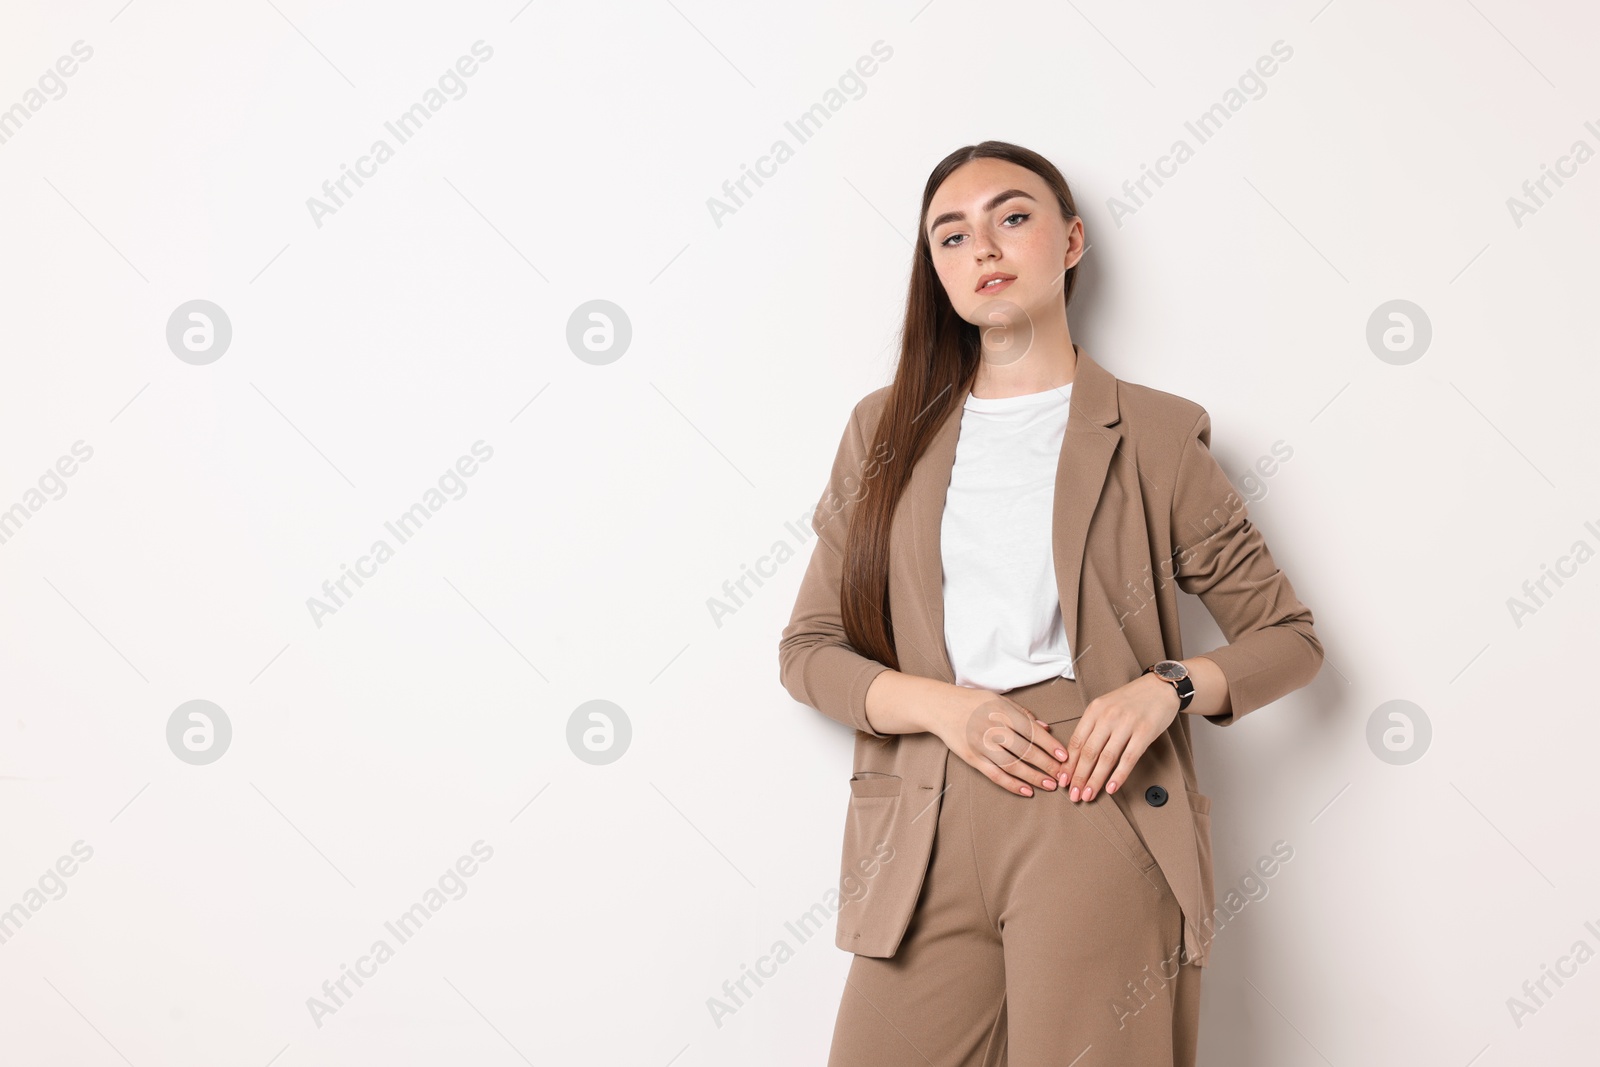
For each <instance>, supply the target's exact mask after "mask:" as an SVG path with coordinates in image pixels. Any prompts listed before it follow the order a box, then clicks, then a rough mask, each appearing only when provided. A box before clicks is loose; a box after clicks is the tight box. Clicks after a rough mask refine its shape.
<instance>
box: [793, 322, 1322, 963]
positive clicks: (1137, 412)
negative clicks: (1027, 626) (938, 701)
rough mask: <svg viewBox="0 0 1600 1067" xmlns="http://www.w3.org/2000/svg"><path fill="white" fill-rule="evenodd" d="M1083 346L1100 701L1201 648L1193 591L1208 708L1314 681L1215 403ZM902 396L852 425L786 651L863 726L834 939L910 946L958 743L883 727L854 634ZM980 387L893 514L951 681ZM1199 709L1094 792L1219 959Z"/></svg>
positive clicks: (900, 599) (1075, 597)
mask: <svg viewBox="0 0 1600 1067" xmlns="http://www.w3.org/2000/svg"><path fill="white" fill-rule="evenodd" d="M1075 347H1076V349H1077V353H1078V363H1077V370H1076V373H1075V375H1074V380H1073V386H1072V392H1071V397H1070V402H1071V409H1070V413H1069V415H1068V419H1067V429H1066V435H1065V437H1064V439H1063V441H1062V446H1061V457H1060V460H1059V462H1058V464H1057V471H1056V488H1055V502H1054V505H1053V508H1054V511H1053V517H1052V541H1053V552H1054V561H1055V571H1056V581H1057V585H1058V586H1059V592H1060V596H1061V604H1062V618H1063V621H1064V622H1065V624H1066V629H1067V636H1068V639H1069V641H1070V644H1071V647H1072V654H1073V656H1074V657H1075V659H1074V663H1075V669H1074V673H1075V675H1076V677H1077V680H1078V684H1079V685H1080V686H1081V687H1082V689H1083V695H1084V698H1085V700H1090V699H1093V698H1094V697H1096V696H1099V695H1100V694H1103V693H1106V692H1108V691H1110V690H1112V689H1115V688H1117V687H1118V686H1120V685H1122V684H1124V683H1126V682H1129V681H1132V680H1133V679H1135V678H1137V677H1139V675H1140V674H1141V673H1142V672H1143V671H1144V668H1145V667H1146V666H1148V665H1149V664H1151V663H1154V662H1156V661H1157V660H1160V659H1182V658H1184V655H1183V640H1182V637H1181V636H1180V634H1179V631H1178V597H1177V590H1178V589H1182V590H1183V591H1184V592H1187V593H1192V594H1196V595H1198V596H1199V597H1200V599H1201V601H1202V603H1203V604H1204V605H1205V607H1206V609H1207V610H1208V611H1209V612H1210V613H1211V615H1212V617H1213V618H1214V619H1215V620H1216V621H1217V624H1218V626H1219V627H1220V629H1221V630H1222V633H1223V635H1224V636H1225V637H1226V639H1227V642H1228V643H1227V644H1224V645H1222V646H1220V647H1218V648H1215V649H1212V650H1211V651H1208V652H1205V653H1202V655H1204V656H1205V658H1207V659H1209V660H1212V661H1213V662H1214V663H1216V664H1217V666H1218V667H1220V668H1221V670H1222V673H1223V675H1224V676H1225V677H1226V679H1227V685H1228V696H1229V700H1230V702H1231V708H1230V710H1229V711H1228V712H1227V713H1226V714H1221V715H1212V716H1205V718H1206V719H1207V721H1209V722H1213V723H1216V724H1217V725H1220V726H1229V725H1232V724H1233V723H1235V722H1237V721H1238V720H1239V719H1240V718H1241V717H1243V716H1244V715H1246V714H1248V713H1249V712H1251V711H1254V710H1256V709H1257V708H1261V707H1263V706H1265V705H1267V704H1270V703H1272V702H1273V701H1274V700H1277V699H1278V698H1279V697H1281V696H1283V695H1284V694H1286V693H1288V692H1290V691H1292V690H1294V689H1297V688H1300V687H1301V686H1304V685H1306V684H1307V683H1308V682H1310V681H1311V679H1312V678H1313V677H1314V676H1315V675H1316V673H1317V671H1318V669H1319V668H1320V667H1321V664H1322V659H1323V652H1322V644H1321V642H1320V641H1319V640H1318V638H1317V635H1316V633H1315V631H1314V630H1313V629H1312V622H1313V620H1312V615H1311V611H1310V610H1309V609H1308V608H1307V607H1306V606H1305V605H1304V604H1303V603H1301V602H1300V600H1299V599H1298V598H1297V597H1296V596H1295V592H1294V589H1293V587H1292V586H1291V585H1290V584H1289V579H1288V577H1287V576H1286V575H1285V574H1284V573H1283V572H1282V571H1281V570H1279V569H1278V567H1277V565H1276V564H1274V563H1273V560H1272V556H1271V554H1270V553H1269V552H1268V550H1267V545H1266V541H1265V539H1264V538H1263V537H1262V534H1261V531H1260V530H1259V529H1258V528H1257V527H1256V526H1255V525H1254V524H1253V523H1252V522H1251V521H1250V519H1249V517H1248V514H1247V509H1246V505H1245V501H1244V499H1243V497H1242V496H1241V495H1240V494H1239V493H1238V491H1237V490H1236V489H1235V488H1234V486H1233V484H1232V483H1231V482H1230V481H1229V479H1228V477H1227V475H1226V474H1225V473H1224V472H1223V470H1222V468H1221V467H1220V466H1219V465H1218V464H1217V462H1216V460H1215V459H1214V458H1213V457H1212V455H1211V451H1210V441H1211V419H1210V416H1209V415H1208V414H1207V413H1206V411H1205V409H1204V408H1203V407H1201V406H1200V405H1199V404H1196V403H1195V402H1193V401H1191V400H1187V399H1185V398H1183V397H1180V396H1176V395H1174V394H1171V393H1165V392H1162V391H1160V390H1158V389H1152V388H1150V387H1148V386H1143V385H1138V384H1135V383H1131V382H1125V381H1122V380H1119V379H1118V378H1116V377H1114V376H1113V375H1112V374H1111V373H1110V372H1109V371H1107V370H1105V369H1104V368H1103V367H1101V366H1100V365H1099V364H1097V363H1095V362H1094V361H1093V360H1092V359H1090V358H1089V355H1088V353H1087V352H1085V351H1084V350H1083V348H1082V346H1075ZM888 394H889V387H888V386H884V387H882V388H880V389H877V390H875V391H873V392H871V393H869V394H867V395H866V396H865V397H863V398H862V399H861V400H860V401H859V402H858V403H857V404H856V406H855V409H854V411H853V412H852V413H851V416H850V421H849V424H848V425H847V426H846V427H845V430H844V434H843V437H842V439H841V440H840V442H839V450H838V455H837V457H836V458H835V460H834V464H833V470H832V473H831V475H830V478H829V482H828V487H827V489H826V491H825V492H824V493H823V496H822V499H821V501H820V502H819V503H818V506H817V509H816V511H815V512H814V514H813V516H812V522H811V525H812V529H813V531H814V532H815V533H816V535H817V543H816V544H815V546H814V547H813V551H812V555H811V560H810V562H809V563H808V564H807V568H806V573H805V576H804V578H803V579H802V581H801V586H800V591H799V594H798V596H797V598H796V601H795V605H794V611H793V614H792V617H791V619H790V621H789V624H788V625H787V626H786V627H785V629H784V631H783V634H782V637H781V639H780V642H779V655H778V658H779V679H780V682H781V684H782V685H783V687H784V688H785V689H786V690H787V691H788V692H789V694H790V695H791V696H793V697H794V698H795V699H796V700H798V701H800V702H801V703H803V704H806V705H809V706H810V707H812V708H815V709H816V710H818V711H820V712H822V713H823V714H825V715H827V716H828V717H829V718H832V719H834V720H836V721H838V722H840V723H842V724H844V725H846V726H850V727H853V728H854V729H855V730H856V735H855V753H854V773H853V774H852V775H851V781H850V787H851V797H850V806H849V809H848V812H847V817H846V824H845V839H844V849H843V853H842V859H841V865H840V892H841V897H842V898H843V899H844V903H843V905H842V906H841V907H840V910H839V913H838V922H837V929H836V936H835V944H836V945H837V946H838V947H839V948H841V949H845V950H846V951H849V952H853V953H857V954H859V955H864V956H877V957H892V956H893V955H894V954H895V950H896V948H897V947H898V946H899V944H900V940H901V938H902V936H903V935H904V933H905V930H906V927H907V925H908V923H909V922H910V919H911V916H912V913H913V911H914V909H915V907H916V903H917V899H918V896H919V893H920V890H921V887H922V882H923V878H924V875H925V874H926V871H927V867H928V860H929V857H930V855H931V853H932V848H933V838H934V830H935V827H936V825H937V823H938V818H937V814H938V803H939V799H940V797H941V795H942V793H943V790H944V788H945V782H944V772H945V759H946V756H947V754H948V751H949V750H948V749H947V748H946V746H945V744H944V742H943V741H942V740H941V739H940V738H939V737H938V736H936V735H934V734H932V733H927V732H919V733H911V734H882V733H879V732H877V731H875V730H874V729H873V728H872V727H871V725H870V724H869V723H868V721H867V717H866V694H867V687H868V686H869V685H870V684H871V683H872V680H873V679H874V678H876V677H877V676H878V674H880V673H881V672H883V671H885V670H887V669H888V668H887V667H886V666H885V665H884V664H882V663H880V662H878V661H876V660H873V659H869V658H868V657H865V656H862V655H860V654H859V653H857V652H856V651H855V650H854V649H853V648H852V647H851V646H850V644H849V642H848V640H847V639H846V637H845V633H844V624H843V621H842V619H841V614H840V604H839V589H840V582H841V581H842V576H843V564H844V543H845V534H846V531H847V530H848V528H849V522H850V516H851V512H852V508H853V506H854V504H855V501H857V500H859V499H860V498H861V496H862V495H863V492H864V491H865V487H867V486H869V485H870V483H871V480H872V478H873V477H874V476H875V474H876V471H877V467H878V466H879V465H882V464H887V463H893V462H895V459H894V457H892V456H891V457H882V456H874V455H871V454H869V449H870V448H871V445H872V441H873V433H874V430H875V428H876V426H877V422H878V419H879V417H880V416H881V414H882V411H883V407H884V402H885V400H886V399H887V397H888ZM967 395H969V394H965V393H964V394H963V396H962V398H961V400H962V403H958V404H957V405H956V407H955V408H954V410H953V411H952V412H951V413H950V414H949V415H948V416H947V417H946V419H945V421H944V423H943V424H942V425H941V426H940V428H939V429H938V430H937V432H936V434H935V436H934V438H933V440H932V441H931V442H930V443H929V446H928V448H927V451H926V452H925V453H924V454H923V456H922V457H921V458H920V459H919V460H918V461H917V463H916V466H915V467H914V468H913V470H912V474H911V480H910V483H909V484H908V485H907V487H906V490H905V493H904V495H903V496H902V497H901V499H900V501H899V503H898V504H897V505H896V509H895V514H894V519H893V522H892V524H891V527H890V565H889V566H890V574H889V610H890V616H891V620H892V627H893V634H894V642H895V649H896V652H897V654H898V656H899V659H900V669H901V670H902V671H904V672H906V673H909V674H916V675H921V676H923V677H927V678H936V679H939V680H941V681H944V682H948V683H951V684H954V681H955V677H954V672H953V670H952V668H951V665H950V661H949V659H948V656H947V652H946V647H945V640H944V597H943V592H942V581H943V568H942V562H941V557H940V546H939V535H940V526H941V522H942V516H943V509H944V502H945V493H946V490H947V489H948V487H949V484H950V472H951V468H952V466H953V464H954V461H955V452H956V442H957V439H958V437H959V434H960V429H961V412H962V405H963V404H964V403H965V400H966V396H967ZM996 608H997V610H998V609H1001V608H1003V605H996ZM1197 717H1198V716H1195V715H1192V714H1190V713H1188V712H1181V713H1179V714H1178V715H1177V717H1176V718H1175V719H1174V720H1173V723H1172V725H1171V726H1170V727H1169V728H1168V729H1167V731H1166V732H1165V733H1164V734H1163V735H1162V736H1161V737H1159V738H1157V739H1156V740H1155V741H1153V742H1152V743H1151V745H1150V747H1149V748H1148V749H1147V750H1146V751H1145V753H1144V754H1143V755H1142V756H1141V757H1140V758H1139V761H1138V763H1137V764H1136V765H1135V767H1134V769H1133V773H1132V774H1131V775H1130V776H1129V779H1128V781H1127V782H1126V783H1124V784H1123V785H1122V786H1121V787H1119V788H1118V790H1117V792H1116V793H1115V794H1110V795H1105V794H1103V793H1102V794H1101V795H1098V796H1096V798H1095V799H1094V800H1093V801H1089V802H1088V803H1101V802H1103V801H1115V802H1117V803H1119V804H1120V805H1121V806H1122V808H1123V810H1124V811H1125V812H1126V814H1127V815H1128V818H1129V821H1130V822H1131V823H1132V824H1133V826H1134V827H1135V829H1136V830H1137V831H1138V833H1139V835H1140V836H1141V837H1142V838H1143V840H1144V843H1145V845H1146V847H1147V848H1148V849H1149V851H1150V853H1151V855H1152V856H1153V857H1154V858H1155V859H1156V861H1157V864H1158V865H1159V867H1160V868H1161V871H1162V874H1163V875H1164V876H1165V877H1166V879H1167V882H1168V884H1169V885H1170V886H1171V888H1172V891H1173V895H1174V896H1175V897H1176V898H1177V901H1178V904H1179V906H1180V907H1181V909H1182V911H1183V919H1184V922H1183V946H1182V947H1183V950H1184V959H1185V960H1187V961H1189V962H1193V963H1195V964H1197V965H1203V964H1204V963H1205V961H1206V959H1207V956H1208V954H1209V953H1208V949H1209V946H1210V941H1211V938H1212V936H1214V932H1215V929H1216V927H1217V925H1220V924H1215V922H1214V917H1213V909H1214V907H1215V890H1214V888H1213V880H1212V861H1211V818H1210V809H1211V800H1210V798H1209V797H1208V796H1206V795H1205V794H1204V793H1203V792H1201V790H1200V785H1199V780H1198V778H1197V777H1196V775H1195V767H1194V755H1193V751H1192V746H1191V743H1190V729H1191V725H1192V723H1193V720H1194V719H1195V718H1197ZM1059 740H1061V741H1063V742H1064V741H1065V740H1066V737H1065V736H1062V737H1060V738H1059ZM994 788H996V789H998V788H1000V787H999V786H994ZM1036 799H1037V798H1036Z"/></svg>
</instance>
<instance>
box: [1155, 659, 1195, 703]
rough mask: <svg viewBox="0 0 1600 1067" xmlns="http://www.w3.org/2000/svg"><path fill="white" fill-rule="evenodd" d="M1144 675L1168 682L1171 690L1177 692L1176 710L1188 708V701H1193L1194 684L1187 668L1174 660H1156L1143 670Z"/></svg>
mask: <svg viewBox="0 0 1600 1067" xmlns="http://www.w3.org/2000/svg"><path fill="white" fill-rule="evenodd" d="M1144 673H1146V674H1154V675H1155V676H1156V677H1157V678H1160V679H1161V680H1162V681H1163V682H1169V683H1171V685H1172V688H1174V689H1176V690H1177V691H1178V710H1179V711H1182V710H1183V709H1184V708H1187V707H1188V706H1189V701H1191V700H1193V699H1194V682H1193V681H1191V680H1190V678H1189V668H1188V667H1185V666H1184V665H1183V664H1181V663H1179V662H1178V661H1177V660H1175V659H1164V660H1158V661H1157V662H1155V663H1152V664H1150V666H1148V667H1146V668H1145V669H1144Z"/></svg>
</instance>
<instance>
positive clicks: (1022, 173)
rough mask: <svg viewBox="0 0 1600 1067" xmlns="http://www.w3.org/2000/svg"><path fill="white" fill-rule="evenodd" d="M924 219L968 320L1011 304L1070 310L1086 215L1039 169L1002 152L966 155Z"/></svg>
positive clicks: (986, 321)
mask: <svg viewBox="0 0 1600 1067" xmlns="http://www.w3.org/2000/svg"><path fill="white" fill-rule="evenodd" d="M924 225H926V226H928V227H929V232H928V247H929V249H930V251H931V252H932V253H933V267H934V270H935V271H936V272H937V273H938V275H939V281H940V282H942V283H943V284H944V291H945V293H946V294H947V295H948V296H949V298H950V303H951V304H952V305H953V306H954V307H955V309H956V314H958V315H960V316H961V317H962V318H963V319H965V320H966V321H967V322H970V323H973V324H974V325H977V326H988V325H992V324H995V323H996V321H997V320H998V319H1002V318H1008V317H1009V316H1008V315H1007V311H1008V310H1010V309H1020V310H1021V311H1022V313H1023V314H1024V315H1025V316H1027V317H1028V318H1029V319H1030V320H1032V321H1035V322H1037V321H1038V320H1039V319H1041V318H1044V317H1047V316H1049V315H1051V314H1054V311H1053V310H1052V307H1053V308H1059V309H1061V314H1063V315H1064V314H1065V309H1064V307H1063V305H1062V299H1061V287H1062V278H1063V276H1064V275H1065V273H1066V270H1067V268H1068V267H1070V266H1072V265H1073V264H1075V263H1076V262H1077V261H1078V259H1079V258H1080V257H1082V255H1083V222H1082V221H1081V220H1080V219H1076V218H1074V219H1071V220H1067V219H1063V218H1062V217H1061V208H1060V206H1059V205H1058V204H1057V202H1056V198H1055V196H1054V195H1053V194H1052V193H1051V192H1050V188H1049V186H1047V185H1046V184H1045V183H1044V179H1042V178H1040V177H1039V176H1038V175H1037V174H1035V173H1034V172H1033V171H1031V170H1029V169H1028V168H1026V167H1019V166H1018V165H1017V164H1015V163H1008V162H1006V161H1005V160H1002V159H975V160H973V161H972V162H970V163H963V164H962V165H961V166H959V167H957V168H956V169H955V170H954V171H952V172H951V173H950V176H949V177H948V178H946V179H945V180H944V183H943V184H942V185H940V186H939V188H938V189H937V190H936V191H935V192H934V194H933V200H932V201H931V202H930V203H929V205H928V217H927V218H926V219H925V220H924ZM996 275H998V276H1000V280H999V281H998V282H997V283H995V284H993V285H989V286H984V285H983V283H984V282H985V280H987V279H990V278H993V277H994V276H996Z"/></svg>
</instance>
